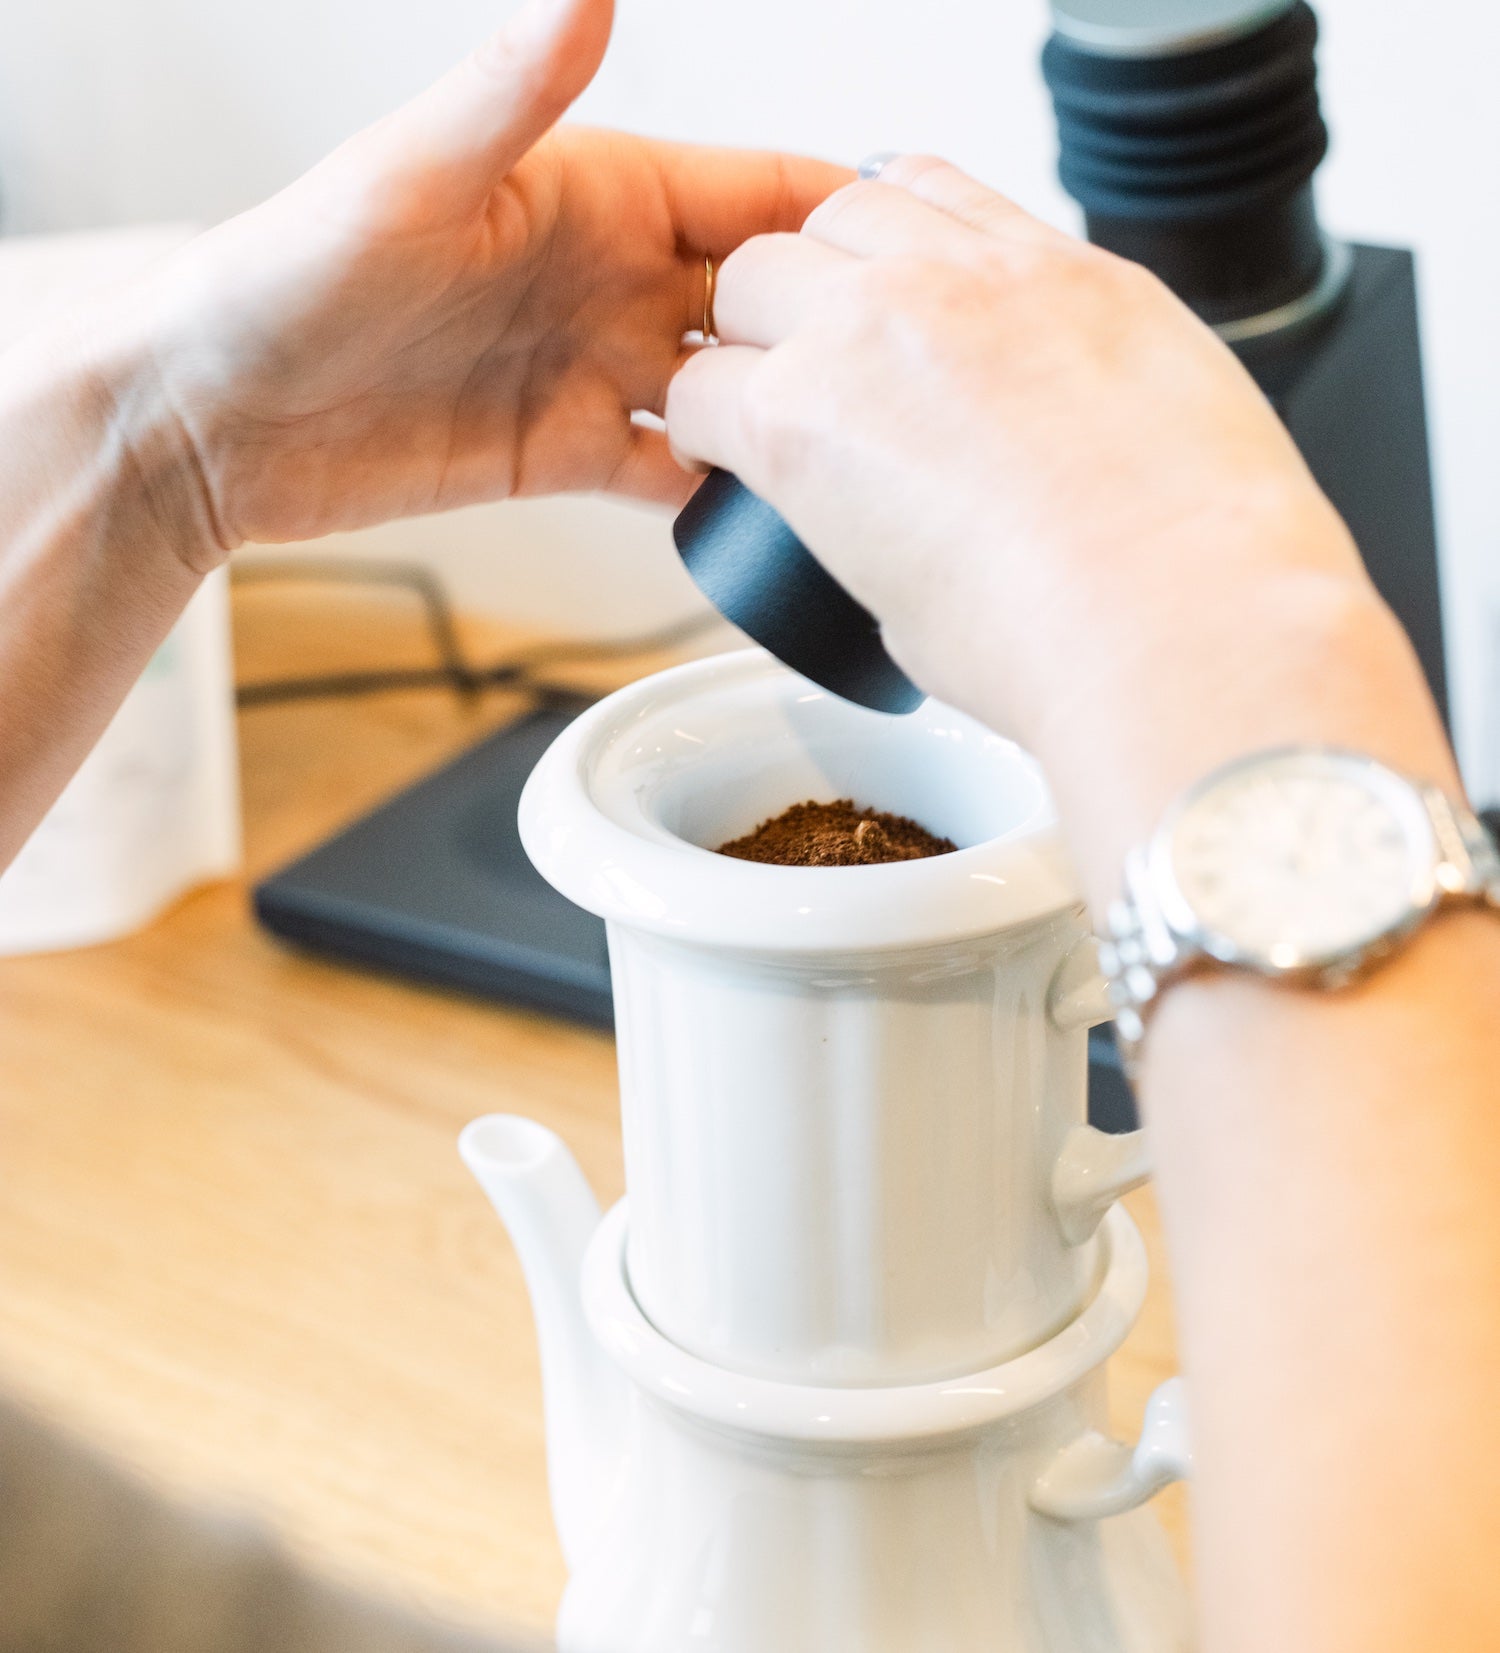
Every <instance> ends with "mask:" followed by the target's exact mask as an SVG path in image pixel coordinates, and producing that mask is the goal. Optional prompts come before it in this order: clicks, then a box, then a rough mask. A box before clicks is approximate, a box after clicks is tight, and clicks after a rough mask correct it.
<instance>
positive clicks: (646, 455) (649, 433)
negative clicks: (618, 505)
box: [604, 425, 700, 509]
mask: <svg viewBox="0 0 1500 1653" xmlns="http://www.w3.org/2000/svg"><path fill="white" fill-rule="evenodd" d="M699 480H700V477H699V472H698V470H697V469H696V468H695V469H694V470H691V471H689V470H686V469H684V468H683V466H682V465H681V464H680V463H679V462H678V461H677V459H676V458H675V457H674V456H673V453H672V449H671V446H670V444H669V443H668V441H667V438H666V437H665V436H664V435H663V434H662V433H661V432H660V431H659V430H652V429H651V428H650V427H649V426H646V425H632V426H631V427H630V435H629V437H628V438H627V439H626V443H625V447H624V449H623V451H622V453H621V455H620V461H619V463H618V464H617V465H616V467H615V469H614V471H613V473H612V474H611V475H610V476H609V478H608V479H607V480H606V481H605V483H604V491H605V492H606V493H610V494H615V495H617V496H618V497H620V498H622V499H637V500H641V501H642V502H643V503H645V504H648V505H670V506H672V507H674V508H677V509H680V508H681V507H682V506H684V505H686V504H687V502H688V499H689V498H690V497H691V495H692V493H693V490H694V489H695V488H696V487H697V486H698V482H699Z"/></svg>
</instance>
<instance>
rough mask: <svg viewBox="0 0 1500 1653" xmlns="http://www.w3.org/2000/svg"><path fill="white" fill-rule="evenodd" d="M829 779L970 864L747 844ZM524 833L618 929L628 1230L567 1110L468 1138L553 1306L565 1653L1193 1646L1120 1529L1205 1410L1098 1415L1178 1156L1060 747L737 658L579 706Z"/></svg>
mask: <svg viewBox="0 0 1500 1653" xmlns="http://www.w3.org/2000/svg"><path fill="white" fill-rule="evenodd" d="M810 797H812V798H820V799H830V798H838V797H852V798H854V799H855V800H856V801H857V802H858V803H860V804H873V805H875V806H877V807H879V808H882V809H887V810H893V811H896V812H898V813H901V814H906V815H910V816H912V817H913V818H915V819H917V820H919V821H921V823H922V824H923V825H924V826H927V827H929V828H931V829H932V830H934V831H937V832H939V833H942V834H945V835H947V836H949V837H951V838H952V839H953V840H954V841H955V842H956V843H957V844H958V845H959V846H960V847H959V849H958V850H957V851H956V852H955V853H953V854H950V855H944V856H939V857H935V858H932V859H930V860H924V861H918V862H908V863H900V864H895V865H887V866H877V867H854V868H789V867H769V866H762V865H756V864H751V863H746V862H741V861H736V860H731V859H728V858H726V857H724V856H720V855H717V854H715V853H714V850H715V848H716V846H717V845H719V844H720V843H722V842H724V841H725V840H727V839H729V838H732V837H735V836H738V835H740V834H742V833H744V832H746V831H748V830H750V829H752V828H753V827H754V826H756V825H757V824H758V823H759V822H760V821H762V820H764V819H766V818H767V817H769V816H772V815H775V814H776V813H778V812H779V811H780V810H782V809H783V808H785V807H786V806H787V805H789V804H792V803H796V802H799V801H801V800H803V799H806V798H810ZM521 826H522V835H523V838H524V840H525V843H526V846H527V849H528V851H529V853H530V854H531V856H532V859H533V860H534V861H535V862H536V864H537V866H538V867H539V869H540V870H541V871H542V873H543V874H544V875H545V876H546V877H547V878H548V879H549V880H550V881H551V882H552V883H553V884H554V885H556V886H557V888H558V889H560V890H561V891H562V892H563V893H564V894H566V895H568V896H570V897H571V898H572V899H573V900H574V901H576V902H578V903H579V904H580V905H582V906H584V907H586V908H588V909H590V910H591V911H593V912H596V913H600V914H601V915H602V916H603V917H604V918H605V919H606V921H607V925H608V930H609V939H610V959H611V967H612V971H613V976H614V989H615V1006H616V1030H617V1035H618V1040H619V1050H620V1074H621V1111H622V1121H623V1128H624V1137H625V1161H626V1166H625V1168H626V1186H627V1192H628V1212H629V1215H628V1217H627V1216H626V1215H625V1211H626V1207H625V1206H622V1207H620V1208H618V1209H617V1210H616V1212H615V1213H613V1214H612V1215H611V1216H610V1217H609V1218H607V1219H605V1221H604V1222H603V1224H602V1225H601V1224H600V1223H599V1221H598V1212H597V1208H596V1206H595V1204H594V1201H593V1197H592V1195H591V1194H590V1192H589V1190H588V1189H587V1187H586V1185H585V1184H584V1181H583V1178H582V1176H581V1174H580V1173H579V1172H578V1170H577V1167H576V1165H575V1164H574V1163H573V1161H572V1160H571V1158H570V1157H569V1156H568V1154H567V1151H566V1149H565V1148H564V1147H563V1145H562V1144H561V1143H560V1142H559V1141H558V1140H557V1139H556V1138H555V1137H553V1136H552V1135H551V1134H550V1133H548V1132H545V1131H543V1130H542V1129H541V1127H539V1126H536V1125H532V1124H529V1123H528V1122H526V1121H521V1120H513V1119H508V1118H504V1117H494V1118H490V1119H486V1120H480V1121H476V1122H475V1124H474V1125H472V1126H470V1127H469V1129H468V1130H467V1131H466V1132H465V1135H464V1138H463V1144H462V1147H463V1152H464V1156H465V1159H466V1160H467V1162H468V1163H469V1165H470V1166H471V1168H472V1169H473V1170H474V1172H475V1174H476V1176H477V1177H478V1178H479V1180H480V1182H481V1183H482V1184H483V1185H484V1187H485V1189H486V1191H487V1192H488V1194H489V1195H490V1198H491V1200H492V1201H493V1202H494V1204H495V1206H496V1208H497V1209H498V1210H499V1212H500V1214H501V1216H502V1218H503V1219H504V1220H505V1222H506V1224H507V1226H508V1228H509V1230H510V1232H511V1236H512V1238H513V1240H514V1243H515V1245H516V1247H517V1250H518V1252H519V1254H520V1257H521V1261H522V1265H523V1267H524V1269H525V1272H526V1277H527V1282H528V1286H529V1288H530V1291H531V1294H532V1299H533V1304H534V1307H535V1312H536V1317H537V1323H538V1335H539V1340H540V1343H541V1351H542V1365H543V1383H544V1391H545V1400H546V1407H547V1416H548V1446H549V1462H550V1466H551V1475H552V1489H553V1503H554V1511H555V1514H556V1516H557V1520H558V1525H559V1531H560V1534H561V1536H562V1539H563V1544H564V1549H565V1552H566V1554H567V1557H568V1561H569V1565H570V1568H571V1569H572V1572H573V1576H572V1581H571V1583H570V1586H569V1589H568V1593H567V1597H566V1600H565V1603H564V1607H563V1612H562V1616H561V1618H560V1620H559V1641H560V1645H561V1647H562V1648H563V1650H564V1653H636V1650H637V1649H638V1650H639V1653H646V1650H647V1649H650V1650H651V1653H679V1650H680V1653H687V1650H688V1649H706V1650H708V1653H752V1649H753V1650H754V1653H763V1650H764V1649H765V1648H768V1647H775V1648H776V1649H777V1650H778V1653H803V1650H804V1649H805V1650H806V1653H813V1649H815V1648H816V1649H817V1650H818V1653H830V1650H832V1653H844V1650H848V1653H896V1650H897V1649H900V1650H901V1653H912V1649H917V1650H925V1649H929V1648H930V1649H932V1650H933V1653H938V1650H941V1653H970V1650H972V1653H980V1650H981V1649H983V1650H984V1653H1043V1650H1046V1653H1072V1650H1075V1649H1077V1650H1082V1649H1087V1650H1089V1653H1146V1650H1147V1649H1150V1650H1151V1653H1158V1650H1176V1649H1179V1648H1181V1647H1183V1646H1185V1645H1186V1642H1185V1637H1186V1631H1185V1629H1184V1624H1185V1613H1184V1610H1183V1603H1182V1595H1181V1591H1180V1588H1179V1586H1178V1585H1177V1582H1176V1579H1175V1575H1174V1573H1173V1570H1172V1567H1171V1565H1170V1561H1169V1559H1168V1557H1167V1555H1166V1553H1165V1550H1164V1547H1163V1545H1162V1541H1161V1538H1160V1534H1159V1533H1158V1532H1157V1530H1156V1528H1155V1526H1154V1523H1153V1522H1152V1520H1151V1518H1150V1517H1149V1515H1147V1514H1145V1513H1144V1512H1139V1511H1137V1512H1136V1513H1133V1514H1128V1513H1126V1512H1128V1511H1132V1510H1135V1506H1136V1505H1138V1504H1139V1503H1141V1502H1142V1501H1143V1500H1144V1499H1145V1498H1146V1497H1147V1496H1149V1494H1150V1492H1151V1491H1153V1490H1154V1489H1155V1487H1156V1486H1158V1485H1160V1484H1161V1482H1162V1481H1163V1480H1164V1479H1165V1478H1169V1477H1170V1476H1171V1475H1173V1474H1176V1473H1178V1472H1179V1471H1180V1470H1181V1468H1182V1464H1183V1457H1184V1454H1185V1451H1186V1448H1185V1443H1184V1440H1183V1435H1182V1427H1181V1416H1180V1411H1181V1409H1180V1398H1179V1397H1178V1396H1177V1395H1176V1392H1175V1390H1171V1389H1169V1390H1168V1391H1165V1392H1164V1393H1163V1394H1162V1395H1161V1396H1160V1397H1159V1400H1158V1404H1157V1405H1156V1407H1155V1412H1154V1415H1153V1421H1152V1422H1151V1423H1150V1425H1149V1426H1148V1429H1147V1432H1146V1435H1145V1436H1144V1437H1143V1441H1142V1444H1141V1446H1140V1447H1139V1448H1137V1449H1135V1450H1134V1451H1133V1452H1132V1451H1129V1450H1127V1449H1125V1448H1124V1447H1121V1446H1118V1445H1117V1444H1116V1443H1113V1442H1110V1441H1108V1440H1107V1438H1106V1437H1105V1435H1104V1433H1103V1429H1104V1377H1103V1363H1104V1362H1105V1361H1106V1360H1107V1358H1108V1356H1109V1354H1110V1353H1111V1352H1112V1350H1113V1349H1114V1348H1115V1347H1116V1345H1117V1344H1118V1343H1119V1341H1120V1339H1121V1338H1122V1337H1123V1336H1124V1334H1125V1331H1126V1330H1128V1327H1129V1325H1130V1323H1131V1321H1132V1320H1133V1318H1134V1316H1135V1314H1136V1312H1137V1309H1138V1307H1139V1302H1140V1298H1141V1294H1142V1292H1143V1291H1144V1284H1145V1267H1144V1258H1143V1256H1142V1253H1141V1247H1140V1243H1139V1239H1138V1237H1137V1236H1136V1235H1135V1232H1134V1230H1133V1228H1132V1227H1131V1225H1130V1223H1129V1221H1128V1219H1127V1218H1126V1217H1125V1216H1124V1215H1123V1213H1120V1212H1118V1211H1116V1212H1110V1207H1111V1205H1112V1202H1113V1201H1114V1200H1115V1198H1116V1197H1117V1196H1118V1195H1119V1193H1121V1192H1122V1191H1123V1190H1125V1189H1126V1188H1129V1187H1133V1186H1135V1185H1136V1184H1137V1183H1139V1182H1140V1181H1141V1180H1142V1179H1143V1178H1144V1177H1145V1175H1146V1163H1145V1157H1144V1152H1143V1146H1142V1143H1141V1141H1140V1139H1139V1138H1138V1137H1127V1138H1117V1137H1108V1136H1104V1135H1102V1134H1100V1133H1097V1132H1093V1131H1091V1130H1090V1129H1089V1128H1088V1126H1087V1125H1086V1123H1085V1118H1084V1116H1085V1107H1086V1077H1087V1049H1086V1038H1087V1028H1088V1027H1089V1026H1090V1025H1091V1024H1093V1023H1095V1022H1098V1021H1102V1020H1103V1019H1104V1018H1105V1016H1106V1015H1107V1009H1106V1005H1105V999H1104V995H1103V992H1102V988H1101V984H1100V983H1099V981H1098V979H1097V972H1096V970H1095V968H1094V964H1093V955H1092V944H1091V943H1090V942H1089V940H1088V937H1087V934H1086V930H1085V926H1084V922H1083V915H1082V908H1081V903H1080V901H1079V898H1078V895H1077V892H1076V888H1075V885H1074V883H1073V880H1072V878H1071V875H1070V871H1069V868H1068V866H1067V863H1066V859H1065V857H1064V855H1063V852H1062V850H1061V847H1060V844H1059V841H1058V836H1057V832H1056V828H1055V823H1054V820H1053V816H1052V810H1051V805H1050V801H1049V798H1048V795H1047V791H1046V788H1045V786H1044V785H1043V783H1042V780H1041V778H1040V776H1039V774H1038V772H1037V770H1036V767H1035V765H1034V763H1033V762H1032V761H1031V760H1030V759H1029V758H1028V757H1027V756H1026V755H1025V754H1024V753H1022V752H1021V751H1020V750H1019V749H1018V748H1016V747H1015V746H1014V745H1013V744H1012V743H1010V742H1009V741H1006V740H1004V739H1002V738H1001V737H999V736H997V735H995V734H993V733H992V732H990V731H988V730H986V729H984V728H983V727H981V726H980V725H978V724H977V723H974V722H973V721H972V720H970V719H968V718H966V717H963V716H961V715H960V714H958V713H956V712H954V711H952V710H950V709H948V708H945V707H942V706H940V705H937V704H935V703H931V702H929V703H928V704H927V705H926V706H924V707H923V708H922V710H921V711H920V712H918V713H916V714H915V715H913V716H911V717H907V718H892V717H887V716H883V715H881V714H878V713H872V712H868V711H864V710H861V709H859V708H856V707H853V706H851V705H849V704H847V703H845V702H843V701H841V700H839V699H837V698H836V697H834V696H832V695H829V694H826V693H824V692H822V691H819V690H816V689H814V688H813V687H812V686H811V685H809V684H808V683H806V682H805V681H804V680H803V679H801V678H798V677H796V676H794V675H793V674H792V673H790V672H788V671H786V670H784V669H783V668H781V667H780V666H778V665H776V664H775V663H774V662H773V661H771V660H770V659H769V657H767V656H765V655H763V654H760V653H758V652H756V653H748V654H740V655H731V656H723V657H719V658H717V659H714V660H709V661H702V662H697V663H695V664H693V665H690V666H685V667H681V668H678V669H677V670H675V671H671V672H666V673H663V674H661V675H660V676H658V677H654V678H650V679H647V680H646V681H645V682H642V683H638V684H636V685H633V686H632V687H631V688H629V689H626V690H623V691H621V692H620V693H619V694H616V695H613V696H611V697H610V698H609V699H608V700H606V701H603V702H601V703H600V704H599V705H598V706H595V707H593V708H591V709H590V710H589V711H587V712H585V713H584V714H583V715H582V717H580V718H579V719H578V720H577V722H575V723H574V724H573V725H572V727H571V728H570V729H569V730H567V731H566V732H565V733H564V734H563V735H562V736H561V737H560V738H559V739H558V741H557V742H556V743H555V744H554V746H553V747H552V748H551V750H550V751H549V752H548V753H547V755H546V756H545V757H544V759H543V760H542V762H541V764H540V765H539V766H538V769H537V771H536V773H535V775H534V776H533V777H532V780H531V783H530V784H529V785H528V787H527V790H526V793H525V796H524V798H523V800H522V808H521ZM1106 1213H1108V1215H1107V1216H1106ZM1101 1220H1102V1221H1103V1227H1102V1229H1101V1228H1100V1224H1101Z"/></svg>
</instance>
